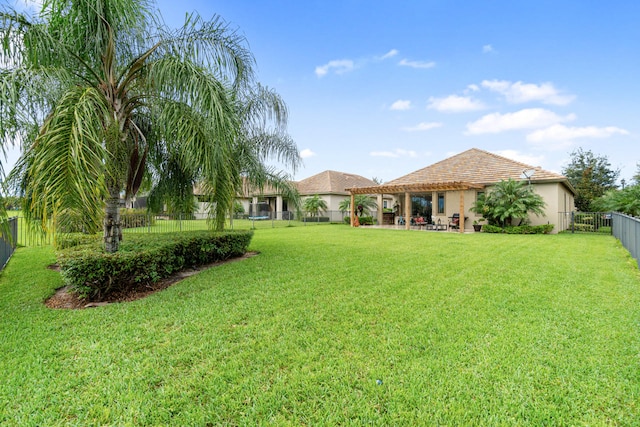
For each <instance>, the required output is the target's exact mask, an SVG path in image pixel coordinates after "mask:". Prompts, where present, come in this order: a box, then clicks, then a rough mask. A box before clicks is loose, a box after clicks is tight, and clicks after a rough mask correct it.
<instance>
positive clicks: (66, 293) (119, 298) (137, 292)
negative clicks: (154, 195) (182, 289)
mask: <svg viewBox="0 0 640 427" xmlns="http://www.w3.org/2000/svg"><path fill="white" fill-rule="evenodd" d="M258 253H259V252H247V253H245V254H244V255H242V256H239V257H236V258H230V259H228V260H225V261H217V262H213V263H210V264H205V265H201V266H198V267H195V268H187V269H184V270H181V271H178V272H176V273H173V274H172V275H171V276H169V277H166V278H164V279H162V280H160V281H159V282H156V283H153V284H150V285H142V286H140V287H138V288H132V289H128V290H127V291H125V292H117V293H113V294H111V295H109V296H108V297H107V298H106V299H105V300H103V301H99V302H88V301H87V300H85V299H82V298H80V297H78V295H77V294H76V293H74V292H72V291H71V290H70V289H69V287H68V286H63V287H62V288H59V289H57V290H56V293H55V294H53V295H52V296H51V297H50V298H48V299H47V300H46V301H45V305H46V306H47V307H49V308H66V309H82V308H91V307H100V306H103V305H107V304H113V303H116V302H128V301H135V300H139V299H141V298H145V297H147V296H149V295H151V294H153V293H155V292H158V291H161V290H163V289H166V288H168V287H169V286H171V285H173V284H174V283H177V282H179V281H181V280H183V279H186V278H187V277H190V276H193V275H194V274H198V273H199V272H201V271H203V270H208V269H209V268H211V267H216V266H218V265H222V264H227V263H230V262H236V261H241V260H243V259H247V258H251V257H254V256H256V255H258ZM49 268H51V269H58V268H57V266H56V265H55V264H54V265H51V266H49Z"/></svg>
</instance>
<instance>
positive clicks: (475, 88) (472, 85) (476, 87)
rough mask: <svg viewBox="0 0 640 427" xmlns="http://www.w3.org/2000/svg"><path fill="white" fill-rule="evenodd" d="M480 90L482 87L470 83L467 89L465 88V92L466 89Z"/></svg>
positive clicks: (471, 90)
mask: <svg viewBox="0 0 640 427" xmlns="http://www.w3.org/2000/svg"><path fill="white" fill-rule="evenodd" d="M479 90H480V87H479V86H478V85H474V84H470V85H469V86H467V89H465V92H466V91H469V92H477V91H479Z"/></svg>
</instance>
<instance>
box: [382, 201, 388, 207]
mask: <svg viewBox="0 0 640 427" xmlns="http://www.w3.org/2000/svg"><path fill="white" fill-rule="evenodd" d="M382 208H383V209H387V201H386V200H383V201H382Z"/></svg>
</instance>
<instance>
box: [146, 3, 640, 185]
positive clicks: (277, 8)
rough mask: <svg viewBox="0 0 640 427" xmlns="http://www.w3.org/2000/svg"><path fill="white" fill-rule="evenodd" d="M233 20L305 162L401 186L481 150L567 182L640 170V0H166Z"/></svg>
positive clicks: (167, 8)
mask: <svg viewBox="0 0 640 427" xmlns="http://www.w3.org/2000/svg"><path fill="white" fill-rule="evenodd" d="M157 5H158V7H159V9H160V10H161V12H162V14H163V16H164V18H165V20H166V22H167V23H168V24H169V25H171V26H178V25H179V24H180V23H181V22H182V21H183V19H184V16H185V13H186V12H192V11H197V12H198V13H200V15H202V16H203V17H205V18H209V17H211V16H212V15H213V14H218V15H220V16H222V17H223V18H224V19H225V20H226V21H227V22H228V23H229V24H230V25H231V26H232V27H233V28H237V29H238V31H240V32H241V33H242V34H244V35H245V36H246V38H247V41H248V43H249V46H250V49H251V51H252V52H253V54H254V55H255V58H256V61H257V65H258V68H257V71H258V79H259V80H260V81H261V82H262V83H263V84H265V85H267V86H269V87H272V88H275V89H276V90H277V91H278V92H279V93H280V94H281V95H282V96H283V98H284V99H285V101H286V102H287V105H288V107H289V111H290V121H289V133H290V134H291V136H292V137H293V138H294V140H295V141H296V143H297V145H298V147H299V149H300V151H301V153H302V154H303V157H304V166H303V167H301V168H300V170H298V171H297V173H296V174H295V178H296V179H302V178H306V177H308V176H311V175H314V174H316V173H318V172H321V171H324V170H327V169H331V170H337V171H342V172H349V173H356V174H359V175H363V176H365V177H368V178H371V177H376V178H379V179H381V180H383V181H388V180H391V179H394V178H397V177H399V176H402V175H405V174H407V173H410V172H412V171H414V170H417V169H420V168H422V167H425V166H428V165H430V164H432V163H434V162H437V161H439V160H442V159H444V158H446V157H449V156H450V155H452V154H455V153H459V152H461V151H464V150H467V149H469V148H472V147H476V148H480V149H484V150H487V151H491V152H494V153H497V154H501V155H504V156H506V157H509V158H513V159H515V160H519V161H522V162H525V163H528V164H531V165H533V166H542V167H543V168H545V169H549V170H552V171H556V172H560V171H561V169H562V167H563V165H565V164H566V162H567V161H568V160H569V158H570V153H571V151H573V150H575V149H577V148H578V147H582V148H583V149H585V150H591V151H593V152H594V153H595V154H597V155H604V156H607V157H608V159H609V161H610V163H611V165H612V167H614V168H620V169H621V178H626V180H627V181H629V179H630V178H631V176H632V175H633V174H634V173H635V171H636V169H637V168H636V163H638V162H640V149H639V148H638V147H639V145H640V144H639V143H640V137H639V135H640V125H639V123H640V107H639V106H638V92H639V91H638V88H639V87H640V83H639V79H640V25H638V19H639V18H640V2H638V1H635V0H624V1H623V0H610V1H607V2H602V1H592V0H580V1H563V0H554V1H547V0H536V1H532V0H531V1H530V0H519V1H513V0H494V1H492V0H486V1H482V0H476V1H470V0H468V1H462V0H460V1H452V0H422V1H418V0H413V1H411V0H403V1H393V2H392V1H372V0H369V1H361V0H340V1H333V0H324V1H315V0H304V1H301V0H270V1H257V0H255V1H248V0H244V1H243V0H223V1H215V0H184V1H180V2H176V1H175V0H160V1H158V3H157Z"/></svg>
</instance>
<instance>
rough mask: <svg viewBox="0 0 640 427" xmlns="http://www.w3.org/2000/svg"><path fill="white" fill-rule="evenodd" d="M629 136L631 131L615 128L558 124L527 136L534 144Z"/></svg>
mask: <svg viewBox="0 0 640 427" xmlns="http://www.w3.org/2000/svg"><path fill="white" fill-rule="evenodd" d="M616 134H617V135H629V131H627V130H625V129H621V128H618V127H615V126H607V127H596V126H584V127H569V126H565V125H560V124H556V125H553V126H549V127H548V128H546V129H540V130H537V131H535V132H532V133H530V134H529V135H527V141H529V142H533V143H539V142H544V141H549V142H554V143H557V142H558V141H560V142H565V144H564V145H567V144H566V143H567V142H570V141H571V140H573V139H577V138H609V137H611V136H613V135H616Z"/></svg>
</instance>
